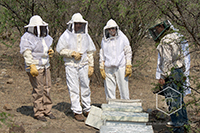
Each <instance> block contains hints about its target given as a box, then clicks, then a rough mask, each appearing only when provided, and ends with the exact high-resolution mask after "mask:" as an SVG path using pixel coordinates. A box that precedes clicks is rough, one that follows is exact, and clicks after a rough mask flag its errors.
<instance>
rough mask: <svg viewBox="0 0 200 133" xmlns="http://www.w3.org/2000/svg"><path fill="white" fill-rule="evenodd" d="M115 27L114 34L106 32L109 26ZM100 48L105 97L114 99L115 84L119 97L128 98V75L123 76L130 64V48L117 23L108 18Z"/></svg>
mask: <svg viewBox="0 0 200 133" xmlns="http://www.w3.org/2000/svg"><path fill="white" fill-rule="evenodd" d="M113 27H114V28H116V31H117V33H116V34H115V36H110V35H109V34H108V32H107V29H109V28H113ZM103 35H104V37H103V38H102V42H101V49H100V60H99V63H100V69H105V74H106V77H105V81H104V87H105V94H106V99H116V85H118V88H119V91H120V97H121V99H129V87H128V77H125V69H126V66H127V65H131V59H132V50H131V47H130V43H129V40H128V38H127V37H126V36H125V35H124V33H123V32H122V31H121V30H120V29H119V27H118V25H117V23H116V22H115V21H114V20H112V19H110V20H109V21H108V22H107V24H106V26H105V27H104V29H103Z"/></svg>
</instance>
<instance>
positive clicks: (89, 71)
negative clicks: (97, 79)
mask: <svg viewBox="0 0 200 133" xmlns="http://www.w3.org/2000/svg"><path fill="white" fill-rule="evenodd" d="M93 72H94V67H92V66H89V68H88V77H89V78H90V77H91V76H92V74H93Z"/></svg>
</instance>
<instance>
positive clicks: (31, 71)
mask: <svg viewBox="0 0 200 133" xmlns="http://www.w3.org/2000/svg"><path fill="white" fill-rule="evenodd" d="M30 73H31V75H32V76H33V77H36V76H38V74H39V73H38V70H37V68H36V66H35V64H31V65H30Z"/></svg>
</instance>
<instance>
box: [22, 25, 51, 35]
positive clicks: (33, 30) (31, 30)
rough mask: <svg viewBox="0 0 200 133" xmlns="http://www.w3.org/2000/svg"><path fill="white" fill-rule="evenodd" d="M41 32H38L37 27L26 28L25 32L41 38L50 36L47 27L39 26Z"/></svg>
mask: <svg viewBox="0 0 200 133" xmlns="http://www.w3.org/2000/svg"><path fill="white" fill-rule="evenodd" d="M39 30H40V31H39V32H38V29H37V26H34V27H26V28H25V32H29V33H32V34H34V35H36V36H38V34H39V37H45V36H47V35H48V27H47V26H39Z"/></svg>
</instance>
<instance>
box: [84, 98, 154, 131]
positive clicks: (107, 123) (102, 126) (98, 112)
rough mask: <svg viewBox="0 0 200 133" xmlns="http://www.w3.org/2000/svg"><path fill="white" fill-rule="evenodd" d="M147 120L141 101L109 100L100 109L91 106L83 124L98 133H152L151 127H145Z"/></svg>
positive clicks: (147, 116)
mask: <svg viewBox="0 0 200 133" xmlns="http://www.w3.org/2000/svg"><path fill="white" fill-rule="evenodd" d="M148 120H149V115H148V113H145V112H143V109H142V102H141V100H118V99H110V100H108V104H102V105H101V108H98V107H95V106H92V107H91V111H90V113H89V115H88V117H87V119H86V121H85V124H86V125H89V126H92V127H95V128H97V129H99V130H100V133H153V129H152V126H150V125H148V126H147V125H146V122H148Z"/></svg>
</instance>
